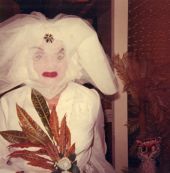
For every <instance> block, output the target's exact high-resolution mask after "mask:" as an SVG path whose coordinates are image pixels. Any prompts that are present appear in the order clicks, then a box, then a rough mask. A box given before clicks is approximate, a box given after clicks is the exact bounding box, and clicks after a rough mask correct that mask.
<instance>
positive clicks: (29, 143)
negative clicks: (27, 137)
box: [8, 141, 43, 148]
mask: <svg viewBox="0 0 170 173" xmlns="http://www.w3.org/2000/svg"><path fill="white" fill-rule="evenodd" d="M8 147H10V148H29V147H43V146H42V145H40V144H33V143H31V142H29V141H28V142H24V143H23V142H21V143H15V144H11V145H9V146H8Z"/></svg>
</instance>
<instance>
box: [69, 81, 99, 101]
mask: <svg viewBox="0 0 170 173" xmlns="http://www.w3.org/2000/svg"><path fill="white" fill-rule="evenodd" d="M69 88H71V89H73V90H74V91H75V94H76V96H78V97H79V98H82V99H86V100H89V101H96V100H97V101H99V100H100V96H99V94H98V92H97V91H96V90H95V89H89V88H87V87H85V86H83V85H81V84H78V83H75V82H72V83H71V84H70V86H69Z"/></svg>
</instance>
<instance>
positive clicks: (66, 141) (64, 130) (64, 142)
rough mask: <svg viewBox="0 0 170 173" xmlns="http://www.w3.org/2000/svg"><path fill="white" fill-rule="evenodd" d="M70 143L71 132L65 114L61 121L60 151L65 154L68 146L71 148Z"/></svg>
mask: <svg viewBox="0 0 170 173" xmlns="http://www.w3.org/2000/svg"><path fill="white" fill-rule="evenodd" d="M70 145H71V134H70V130H69V128H68V126H67V122H66V116H64V117H63V119H62V121H61V127H60V140H59V146H60V153H61V154H63V155H65V152H66V150H67V149H68V148H70Z"/></svg>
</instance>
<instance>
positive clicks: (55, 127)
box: [50, 106, 59, 144]
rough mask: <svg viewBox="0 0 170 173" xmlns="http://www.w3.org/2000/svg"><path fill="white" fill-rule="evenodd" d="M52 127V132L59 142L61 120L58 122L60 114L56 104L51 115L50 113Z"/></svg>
mask: <svg viewBox="0 0 170 173" xmlns="http://www.w3.org/2000/svg"><path fill="white" fill-rule="evenodd" d="M50 127H51V131H52V134H53V136H54V139H55V141H56V142H57V144H58V143H59V122H58V116H57V112H56V107H55V106H54V107H53V109H52V111H51V115H50Z"/></svg>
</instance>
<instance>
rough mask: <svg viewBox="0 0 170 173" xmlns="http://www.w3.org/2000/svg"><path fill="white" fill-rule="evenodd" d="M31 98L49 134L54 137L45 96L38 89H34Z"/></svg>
mask: <svg viewBox="0 0 170 173" xmlns="http://www.w3.org/2000/svg"><path fill="white" fill-rule="evenodd" d="M31 99H32V103H33V105H34V107H35V109H36V111H37V113H38V115H39V116H40V118H41V121H42V123H43V125H44V127H45V129H46V130H47V132H48V134H49V136H50V137H51V138H52V134H51V130H50V123H49V118H50V112H49V109H48V106H47V103H46V101H45V99H44V97H43V96H42V95H41V93H39V92H38V91H37V90H35V89H32V92H31Z"/></svg>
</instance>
